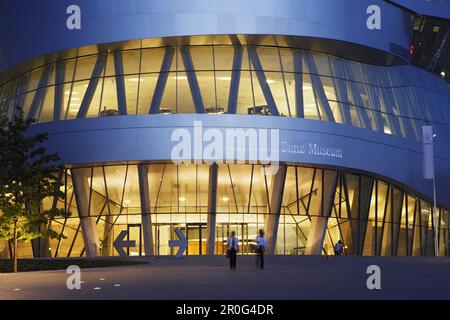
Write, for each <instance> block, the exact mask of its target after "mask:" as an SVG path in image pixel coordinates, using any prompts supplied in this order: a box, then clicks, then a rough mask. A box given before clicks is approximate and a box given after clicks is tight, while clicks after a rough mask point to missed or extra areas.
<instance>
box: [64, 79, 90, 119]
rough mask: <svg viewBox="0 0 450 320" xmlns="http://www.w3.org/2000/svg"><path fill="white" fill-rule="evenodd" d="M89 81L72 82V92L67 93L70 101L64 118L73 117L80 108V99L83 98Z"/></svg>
mask: <svg viewBox="0 0 450 320" xmlns="http://www.w3.org/2000/svg"><path fill="white" fill-rule="evenodd" d="M88 85H89V81H79V82H75V83H74V84H73V89H72V93H71V94H70V93H69V97H70V101H69V104H68V105H69V107H68V109H67V116H66V119H75V118H76V116H77V114H78V111H79V110H80V106H81V101H82V100H83V97H84V94H85V93H86V89H87V87H88Z"/></svg>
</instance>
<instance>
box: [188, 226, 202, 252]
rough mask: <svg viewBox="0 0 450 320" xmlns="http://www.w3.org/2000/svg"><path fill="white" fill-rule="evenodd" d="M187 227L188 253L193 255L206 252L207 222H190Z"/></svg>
mask: <svg viewBox="0 0 450 320" xmlns="http://www.w3.org/2000/svg"><path fill="white" fill-rule="evenodd" d="M186 229H187V232H186V239H187V241H188V248H187V252H186V254H188V255H191V256H195V255H202V254H206V224H198V223H195V224H191V223H188V224H187V225H186Z"/></svg>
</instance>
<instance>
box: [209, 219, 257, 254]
mask: <svg viewBox="0 0 450 320" xmlns="http://www.w3.org/2000/svg"><path fill="white" fill-rule="evenodd" d="M232 231H234V232H235V233H236V237H237V238H238V240H239V247H238V254H250V253H252V252H253V250H252V249H253V247H252V246H253V239H249V233H248V224H247V223H219V224H218V225H217V229H216V254H225V252H226V250H227V239H228V237H229V236H230V235H231V232H232Z"/></svg>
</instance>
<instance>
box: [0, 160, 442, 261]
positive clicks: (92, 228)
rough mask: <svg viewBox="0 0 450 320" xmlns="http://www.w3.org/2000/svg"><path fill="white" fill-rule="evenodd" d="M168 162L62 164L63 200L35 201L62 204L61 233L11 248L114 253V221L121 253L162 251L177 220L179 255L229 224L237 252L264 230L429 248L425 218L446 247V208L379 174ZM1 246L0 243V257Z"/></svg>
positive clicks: (276, 245) (399, 252)
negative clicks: (122, 241) (181, 239)
mask: <svg viewBox="0 0 450 320" xmlns="http://www.w3.org/2000/svg"><path fill="white" fill-rule="evenodd" d="M265 173H266V171H265V168H264V166H262V165H251V164H245V165H238V164H233V165H227V164H221V165H206V164H190V165H175V164H172V163H148V164H121V165H101V166H92V167H83V168H78V167H77V168H67V169H66V170H65V172H64V174H63V175H62V181H63V183H64V185H63V186H62V187H61V188H62V190H63V191H64V192H65V195H66V197H65V199H64V201H53V199H47V201H45V202H44V203H43V206H44V207H48V206H58V207H60V208H64V209H65V210H67V211H70V213H71V215H70V217H69V218H67V219H55V220H54V221H52V222H51V225H50V227H51V228H52V229H54V230H56V231H58V232H59V233H61V234H64V235H65V238H63V239H61V240H57V239H49V240H47V239H43V240H40V241H34V242H33V243H21V244H20V247H19V256H20V257H33V256H34V257H45V256H47V257H48V256H53V257H79V256H114V255H118V253H117V251H116V250H115V249H114V247H113V242H114V240H115V239H116V237H117V236H118V234H119V233H120V232H121V231H122V230H126V231H127V232H128V235H127V237H128V239H129V240H135V241H136V246H135V247H132V248H128V249H127V254H128V255H172V254H175V253H176V250H177V249H176V248H175V249H172V248H169V240H171V239H177V236H176V234H175V229H177V228H180V229H181V230H182V231H183V233H184V235H185V236H186V238H187V240H188V248H187V250H186V252H185V254H187V255H206V254H217V255H220V254H224V252H225V250H226V239H227V236H228V234H229V233H230V232H231V231H235V232H236V235H237V237H238V239H239V253H240V254H242V255H251V254H254V251H255V250H254V248H255V241H254V240H255V238H256V236H257V232H258V230H259V229H264V230H265V232H266V236H267V241H268V247H269V248H268V253H274V254H279V255H303V254H305V255H319V254H325V253H327V254H332V253H333V245H334V244H335V243H336V242H337V241H338V240H342V241H343V242H344V245H345V254H346V255H381V256H432V255H434V244H435V242H434V241H435V220H436V221H437V222H438V227H439V228H438V244H439V254H440V255H449V254H450V252H449V251H450V250H449V245H450V242H449V210H447V209H444V208H439V210H438V212H437V216H436V219H434V214H433V209H432V205H431V204H430V202H428V201H427V200H426V199H423V198H421V197H419V196H417V195H416V194H414V193H413V192H410V191H409V190H407V189H405V188H402V187H400V186H397V185H395V184H393V183H390V182H388V181H386V180H384V179H380V178H376V177H372V176H368V175H365V174H358V173H355V172H351V171H348V170H343V169H336V168H322V167H313V166H306V165H281V166H280V168H279V170H278V172H277V173H276V174H274V175H266V174H265ZM10 255H11V246H10V245H9V244H8V243H7V242H4V241H3V242H0V257H9V256H10Z"/></svg>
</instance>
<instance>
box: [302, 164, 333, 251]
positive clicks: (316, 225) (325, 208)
mask: <svg viewBox="0 0 450 320" xmlns="http://www.w3.org/2000/svg"><path fill="white" fill-rule="evenodd" d="M337 178H338V174H337V172H336V171H330V170H324V171H323V180H322V181H323V185H322V189H323V199H322V213H321V216H320V217H311V226H310V227H309V233H308V240H307V241H306V249H305V254H307V255H320V254H321V252H322V248H323V241H324V238H325V232H326V230H327V225H328V217H329V216H330V213H331V209H332V208H333V202H334V201H333V200H334V193H335V191H336V185H337Z"/></svg>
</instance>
